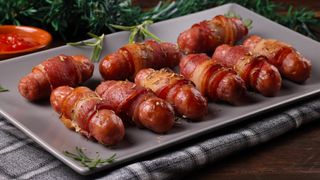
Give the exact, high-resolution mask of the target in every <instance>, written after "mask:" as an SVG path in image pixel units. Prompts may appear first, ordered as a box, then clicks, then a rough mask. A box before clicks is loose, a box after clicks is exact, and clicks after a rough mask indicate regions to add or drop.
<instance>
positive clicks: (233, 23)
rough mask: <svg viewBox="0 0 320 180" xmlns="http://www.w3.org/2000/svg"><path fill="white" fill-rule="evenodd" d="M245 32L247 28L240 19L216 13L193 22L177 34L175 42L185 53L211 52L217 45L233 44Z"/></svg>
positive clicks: (246, 32)
mask: <svg viewBox="0 0 320 180" xmlns="http://www.w3.org/2000/svg"><path fill="white" fill-rule="evenodd" d="M247 34H248V29H247V27H246V26H245V25H244V24H243V23H242V21H241V20H240V19H238V18H228V17H226V16H222V15H218V16H215V17H214V18H212V19H211V20H205V21H202V22H200V23H197V24H194V25H193V26H192V27H191V28H190V29H187V30H186V31H184V32H182V33H181V34H180V35H179V37H178V40H177V42H178V45H179V48H180V49H181V50H182V51H183V52H184V53H186V54H193V53H212V52H213V50H214V49H215V48H216V47H218V46H219V45H221V44H229V45H233V44H234V43H235V42H236V41H238V40H240V39H242V38H243V37H244V36H245V35H247Z"/></svg>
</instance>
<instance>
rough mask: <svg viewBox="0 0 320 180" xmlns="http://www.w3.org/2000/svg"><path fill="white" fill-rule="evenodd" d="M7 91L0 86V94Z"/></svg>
mask: <svg viewBox="0 0 320 180" xmlns="http://www.w3.org/2000/svg"><path fill="white" fill-rule="evenodd" d="M7 91H9V89H5V88H4V87H2V86H0V92H7Z"/></svg>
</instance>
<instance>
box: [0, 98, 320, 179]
mask: <svg viewBox="0 0 320 180" xmlns="http://www.w3.org/2000/svg"><path fill="white" fill-rule="evenodd" d="M0 119H1V120H0V139H1V141H0V179H42V180H45V179H68V180H69V179H93V178H96V179H112V180H116V179H119V180H120V179H121V180H124V179H172V178H177V177H178V176H179V175H183V174H185V173H187V172H190V171H192V170H195V169H198V168H199V167H203V166H206V165H208V164H209V163H212V162H214V161H216V160H217V159H219V158H221V157H224V156H227V155H229V154H231V153H233V152H236V151H239V150H242V149H245V148H248V147H252V146H254V145H257V144H260V143H263V142H265V141H268V140H270V139H272V138H275V137H277V136H279V135H281V134H284V133H286V132H288V131H290V130H293V129H296V128H298V127H300V126H301V125H302V124H305V123H308V122H311V121H316V120H320V97H319V96H318V97H317V98H314V99H313V100H311V101H308V102H303V103H299V104H296V105H294V106H290V107H287V108H286V109H284V110H283V111H282V112H280V113H278V114H276V115H272V116H270V117H261V116H260V117H256V118H255V119H256V120H257V121H253V122H251V123H249V124H246V125H245V126H244V127H241V128H240V129H237V130H233V131H231V132H228V133H225V134H221V135H214V136H211V137H208V138H207V139H204V140H201V141H198V142H196V143H194V144H191V145H189V146H187V147H182V148H181V149H178V150H175V151H170V153H166V152H169V151H166V152H163V153H162V154H160V155H158V156H157V157H152V158H149V159H147V160H143V161H140V162H133V163H132V164H129V165H126V166H124V167H120V168H118V169H115V170H112V171H104V172H101V173H98V174H95V175H94V176H81V175H79V174H77V173H76V172H74V171H73V170H71V169H70V168H69V167H67V166H66V165H64V164H63V163H61V162H60V161H59V160H57V159H56V158H54V157H53V156H52V155H50V154H49V153H47V152H46V151H45V150H43V149H42V148H41V147H40V146H38V145H37V144H36V143H34V142H33V141H32V140H31V139H29V138H28V137H27V136H26V135H24V134H23V133H22V132H21V131H19V130H18V129H16V128H15V127H13V126H12V125H11V124H9V123H8V122H7V120H5V119H4V118H0ZM184 172H185V173H184Z"/></svg>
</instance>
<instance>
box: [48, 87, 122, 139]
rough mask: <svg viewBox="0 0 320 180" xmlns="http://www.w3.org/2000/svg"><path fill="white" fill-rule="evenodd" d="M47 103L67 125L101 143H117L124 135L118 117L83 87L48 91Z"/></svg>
mask: <svg viewBox="0 0 320 180" xmlns="http://www.w3.org/2000/svg"><path fill="white" fill-rule="evenodd" d="M50 102H51V105H52V108H53V109H54V110H55V111H56V112H57V113H59V114H60V120H61V121H62V122H63V123H64V125H65V126H66V127H67V128H69V129H74V130H75V131H77V132H79V133H81V134H83V135H85V136H86V137H88V138H91V137H93V138H94V139H96V140H97V141H98V142H99V143H101V144H104V145H114V144H117V143H118V142H120V141H121V140H122V139H123V137H124V135H125V129H124V125H123V123H122V120H121V119H120V118H119V117H118V116H117V115H116V114H115V113H114V111H112V110H109V107H108V106H107V105H106V104H105V103H104V102H103V101H102V99H101V98H100V97H99V96H98V95H97V94H96V93H95V92H94V91H92V90H90V89H89V88H87V87H77V88H75V89H74V88H72V87H69V86H60V87H58V88H56V89H55V90H53V92H52V93H51V96H50Z"/></svg>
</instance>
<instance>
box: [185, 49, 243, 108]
mask: <svg viewBox="0 0 320 180" xmlns="http://www.w3.org/2000/svg"><path fill="white" fill-rule="evenodd" d="M180 73H181V74H182V75H183V76H184V77H185V78H187V79H189V80H191V81H192V82H194V84H195V85H196V87H197V89H199V91H200V92H201V93H202V94H203V95H205V96H208V97H209V98H210V99H212V100H213V101H226V102H228V103H231V104H240V103H241V102H242V101H243V97H244V96H245V92H246V88H245V84H244V82H243V80H242V79H241V78H240V77H239V76H238V75H237V74H236V73H235V72H234V71H233V70H232V69H230V68H227V67H224V66H222V65H221V64H218V63H217V62H214V61H212V60H211V59H210V57H208V56H207V55H206V54H189V55H187V56H185V57H184V58H182V59H181V62H180Z"/></svg>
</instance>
